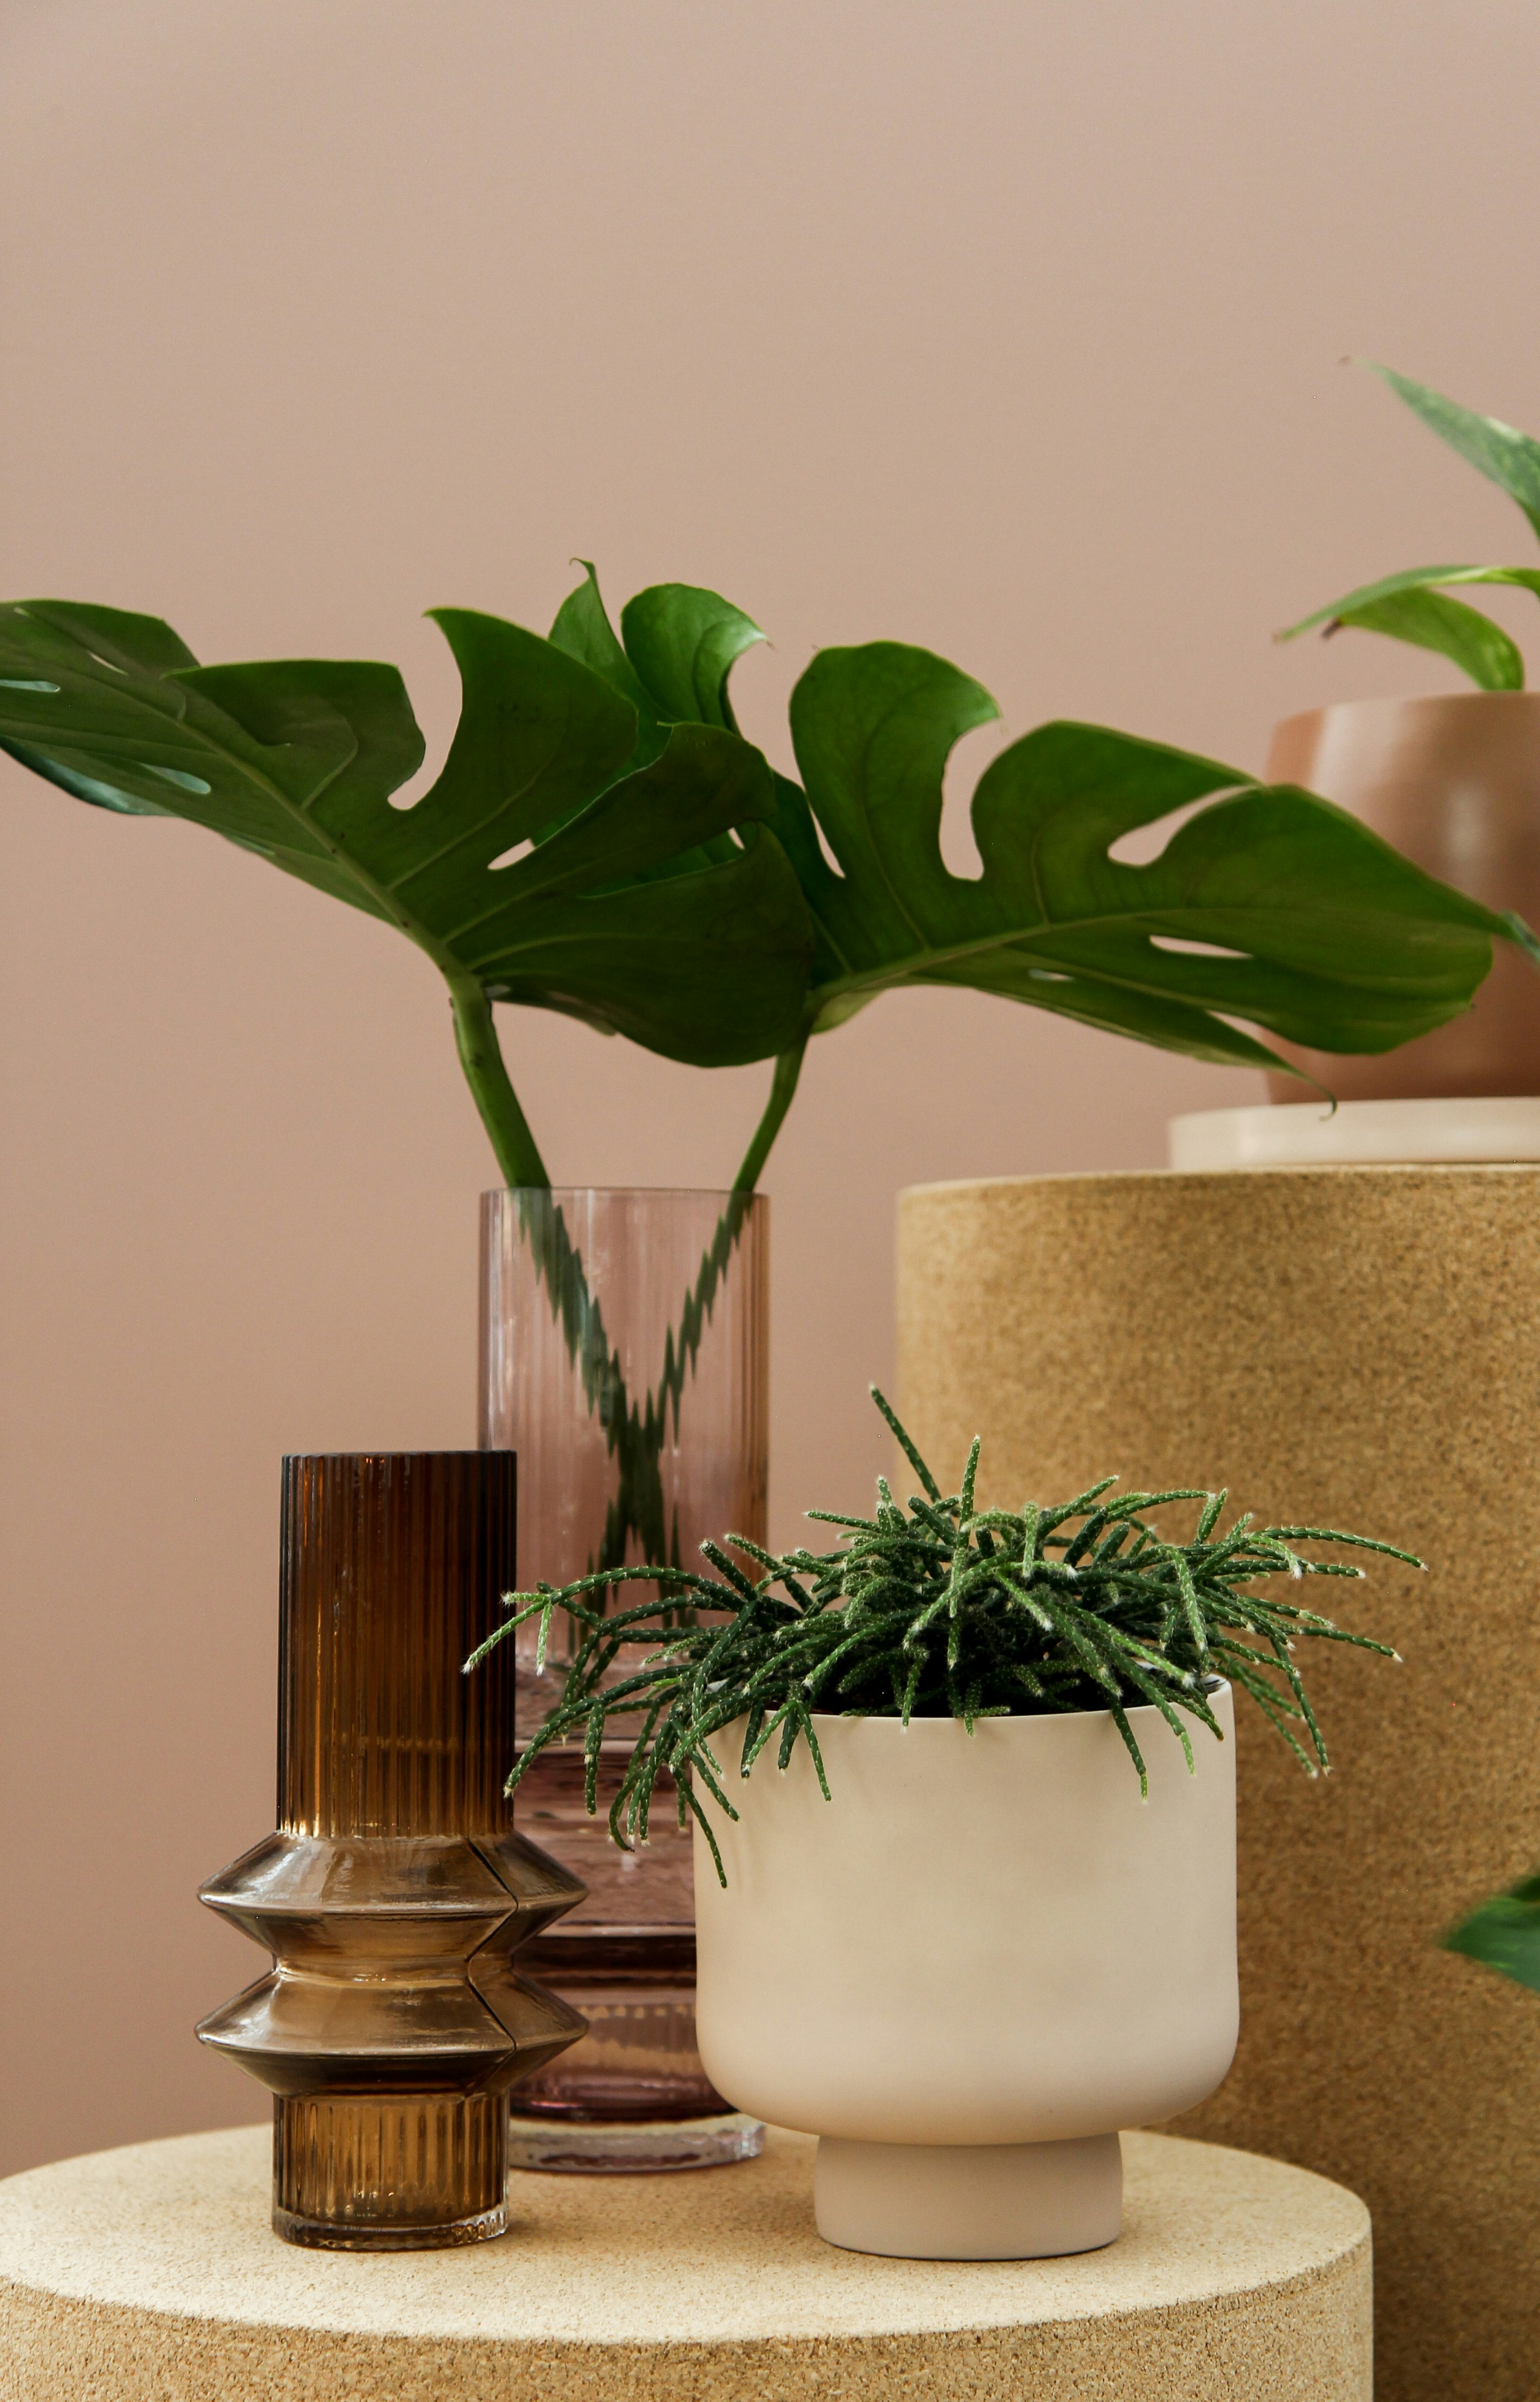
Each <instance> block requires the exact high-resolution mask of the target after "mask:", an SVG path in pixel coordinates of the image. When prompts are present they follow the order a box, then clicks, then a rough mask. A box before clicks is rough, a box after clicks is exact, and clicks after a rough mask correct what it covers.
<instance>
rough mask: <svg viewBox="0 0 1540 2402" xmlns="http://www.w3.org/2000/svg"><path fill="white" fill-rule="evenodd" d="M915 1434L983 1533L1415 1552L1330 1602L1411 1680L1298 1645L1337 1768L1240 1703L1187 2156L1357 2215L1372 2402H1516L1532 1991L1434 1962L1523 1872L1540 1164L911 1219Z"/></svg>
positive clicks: (1527, 2251)
mask: <svg viewBox="0 0 1540 2402" xmlns="http://www.w3.org/2000/svg"><path fill="white" fill-rule="evenodd" d="M1365 1106H1366V1107H1367V1106H1368V1105H1367V1104H1366V1105H1365ZM1512 1106H1517V1105H1512ZM1291 1114H1292V1113H1291V1111H1288V1110H1286V1109H1285V1110H1277V1111H1273V1112H1272V1115H1273V1116H1274V1117H1278V1118H1287V1117H1289V1116H1290V1115H1291ZM1345 1114H1346V1112H1345V1111H1344V1115H1345ZM1511 1114H1512V1107H1510V1108H1509V1115H1510V1117H1511ZM899 1407H900V1409H901V1413H902V1415H903V1418H904V1420H905V1423H906V1424H907V1426H908V1427H909V1429H910V1431H911V1433H912V1434H913V1435H914V1439H915V1441H916V1442H917V1443H918V1444H919V1446H920V1449H921V1450H922V1451H923V1453H924V1454H925V1456H926V1457H927V1458H928V1460H929V1462H930V1464H931V1466H932V1468H933V1469H934V1470H935V1471H936V1473H937V1474H938V1475H939V1476H940V1477H941V1479H942V1484H943V1486H946V1487H947V1488H948V1489H953V1488H954V1487H955V1483H956V1479H957V1478H958V1477H959V1476H960V1475H961V1472H962V1468H963V1463H964V1461H965V1460H966V1458H967V1456H968V1446H969V1442H970V1441H971V1439H972V1437H973V1436H974V1435H976V1434H979V1435H982V1436H983V1457H982V1460H981V1466H980V1484H979V1493H980V1498H981V1501H983V1503H984V1504H986V1505H987V1504H990V1503H995V1502H999V1503H1003V1504H1005V1505H1006V1506H1007V1507H1009V1508H1011V1509H1020V1507H1021V1505H1022V1503H1023V1501H1024V1499H1025V1498H1028V1497H1032V1498H1037V1499H1038V1500H1044V1501H1049V1500H1056V1499H1058V1498H1060V1496H1062V1495H1066V1494H1070V1493H1077V1492H1079V1491H1080V1490H1081V1489H1082V1488H1083V1487H1084V1486H1086V1485H1088V1484H1091V1483H1092V1482H1093V1480H1094V1479H1095V1478H1097V1477H1100V1476H1106V1475H1107V1474H1108V1473H1109V1472H1110V1471H1111V1470H1114V1469H1117V1470H1121V1472H1122V1473H1123V1474H1124V1475H1125V1476H1126V1477H1127V1478H1128V1480H1129V1481H1130V1483H1132V1484H1142V1485H1146V1486H1154V1487H1159V1486H1162V1485H1166V1484H1208V1485H1215V1486H1218V1485H1228V1486H1229V1487H1230V1489H1231V1496H1232V1500H1233V1503H1234V1506H1235V1507H1236V1508H1237V1509H1246V1510H1255V1511H1256V1512H1258V1515H1259V1517H1260V1518H1261V1520H1262V1521H1263V1523H1264V1524H1265V1523H1266V1522H1267V1521H1268V1520H1270V1519H1272V1520H1274V1521H1276V1520H1283V1521H1286V1522H1287V1523H1289V1524H1291V1525H1301V1524H1303V1525H1315V1526H1321V1525H1327V1526H1351V1527H1354V1528H1355V1529H1357V1530H1359V1531H1361V1532H1363V1533H1364V1534H1368V1535H1381V1536H1386V1537H1388V1538H1389V1539H1390V1540H1392V1541H1393V1542H1396V1543H1402V1544H1405V1545H1406V1546H1407V1547H1408V1548H1409V1550H1412V1551H1415V1552H1417V1553H1421V1555H1422V1557H1423V1559H1425V1560H1426V1561H1427V1562H1428V1565H1429V1568H1430V1570H1431V1573H1430V1574H1428V1575H1426V1576H1419V1575H1418V1574H1417V1573H1416V1571H1415V1570H1414V1569H1410V1568H1402V1567H1397V1566H1396V1564H1395V1563H1394V1562H1393V1561H1390V1560H1381V1561H1377V1562H1375V1563H1374V1566H1373V1567H1372V1569H1371V1571H1370V1575H1369V1580H1368V1583H1367V1584H1366V1585H1364V1586H1363V1587H1362V1589H1361V1590H1359V1589H1356V1588H1354V1587H1353V1586H1351V1585H1345V1586H1339V1587H1337V1588H1336V1590H1335V1592H1334V1594H1333V1600H1334V1603H1335V1605H1336V1614H1337V1615H1338V1616H1339V1617H1340V1618H1341V1621H1342V1622H1343V1624H1344V1625H1353V1626H1356V1627H1359V1628H1362V1629H1364V1630H1365V1631H1367V1632H1370V1633H1372V1634H1375V1635H1378V1636H1382V1637H1383V1638H1384V1639H1385V1640H1387V1641H1389V1642H1392V1643H1394V1644H1395V1645H1396V1649H1397V1650H1398V1651H1399V1652H1400V1653H1401V1655H1402V1660H1403V1663H1404V1664H1403V1665H1402V1666H1400V1667H1393V1666H1392V1665H1391V1664H1390V1663H1388V1662H1386V1661H1382V1660H1376V1659H1371V1658H1368V1657H1367V1656H1366V1655H1365V1654H1364V1653H1362V1652H1358V1651H1347V1650H1342V1649H1341V1648H1340V1647H1337V1646H1331V1645H1317V1646H1313V1647H1312V1649H1311V1655H1310V1657H1309V1658H1308V1661H1307V1663H1306V1665H1307V1667H1308V1672H1309V1677H1310V1684H1311V1691H1312V1693H1313V1699H1314V1703H1315V1706H1316V1709H1317V1710H1318V1712H1319V1714H1320V1722H1321V1725H1322V1728H1323V1730H1324V1732H1325V1734H1326V1739H1327V1743H1328V1745H1329V1746H1330V1748H1331V1757H1332V1763H1333V1766H1332V1774H1331V1775H1330V1776H1329V1777H1323V1778H1319V1779H1317V1780H1316V1781H1315V1782H1314V1783H1312V1782H1311V1781H1310V1780H1309V1779H1308V1778H1307V1777H1305V1776H1304V1775H1303V1774H1301V1773H1300V1771H1299V1766H1298V1764H1297V1763H1296V1761H1295V1760H1293V1759H1292V1758H1291V1756H1290V1754H1289V1753H1288V1752H1287V1750H1286V1748H1285V1746H1283V1745H1282V1744H1281V1743H1279V1742H1278V1741H1277V1740H1276V1739H1275V1738H1274V1737H1273V1736H1272V1734H1270V1733H1269V1732H1268V1731H1267V1729H1266V1728H1265V1727H1264V1726H1263V1725H1262V1724H1261V1722H1260V1719H1259V1718H1258V1716H1257V1715H1256V1714H1255V1713H1249V1714H1248V1713H1247V1712H1245V1711H1242V1710H1237V1712H1236V1776H1237V1788H1238V1800H1239V1866H1240V1877H1239V1900H1240V1965H1241V2041H1240V2048H1239V2050H1238V2051H1237V2053H1236V2056H1235V2065H1234V2067H1233V2069H1232V2070H1231V2074H1230V2076H1229V2078H1227V2079H1226V2081H1225V2083H1224V2085H1223V2086H1222V2087H1221V2088H1220V2089H1219V2091H1218V2092H1217V2094H1216V2095H1215V2097H1214V2099H1213V2100H1212V2101H1210V2102H1207V2103H1205V2104H1204V2105H1203V2108H1202V2110H1201V2111H1199V2112H1197V2113H1195V2114H1194V2117H1193V2118H1192V2119H1190V2120H1188V2121H1186V2122H1184V2125H1183V2130H1182V2132H1183V2133H1194V2134H1199V2135H1204V2136H1208V2137H1212V2138H1213V2139H1215V2140H1216V2141H1217V2142H1220V2143H1226V2144H1239V2145H1244V2147H1246V2148H1247V2149H1248V2150H1256V2151H1258V2152H1264V2153H1267V2154H1269V2155H1270V2156H1273V2157H1280V2158H1283V2159H1285V2160H1296V2161H1298V2162H1299V2164H1300V2165H1301V2166H1303V2167H1306V2168H1311V2169H1314V2170H1315V2171H1316V2172H1317V2173H1318V2174H1321V2175H1323V2176H1329V2177H1333V2178H1336V2179H1339V2180H1341V2183H1342V2184H1343V2185H1345V2186H1348V2187H1349V2188H1351V2189H1352V2190H1353V2191H1354V2192H1355V2193H1361V2194H1362V2195H1363V2197H1364V2200H1365V2201H1366V2202H1367V2203H1368V2207H1369V2209H1370V2211H1371V2212H1372V2213H1373V2216H1374V2245H1375V2287H1376V2293H1377V2298H1378V2303H1379V2313H1378V2315H1379V2340H1378V2344H1377V2354H1378V2362H1377V2366H1378V2370H1379V2390H1380V2393H1381V2395H1382V2402H1534V2396H1535V2395H1536V2392H1537V2391H1540V2381H1537V2372H1536V2367H1535V2318H1536V2303H1535V2296H1536V2293H1537V2291H1540V2041H1537V2039H1536V2037H1537V2033H1540V2029H1537V2025H1536V2021H1535V2017H1534V2011H1533V1995H1526V1994H1524V1993H1522V1992H1520V1990H1519V1987H1518V1986H1516V1985H1513V1984H1510V1983H1509V1982H1508V1981H1506V1979H1503V1978H1500V1977H1495V1976H1493V1975H1492V1973H1491V1971H1490V1970H1488V1969H1484V1968H1479V1967H1476V1966H1475V1965H1474V1964H1473V1963H1472V1962H1471V1961H1469V1960H1462V1959H1457V1958H1455V1957H1454V1956H1453V1955H1451V1953H1448V1952H1443V1951H1440V1950H1439V1948H1438V1938H1439V1935H1440V1933H1441V1932H1442V1930H1443V1929H1444V1928H1445V1927H1446V1926H1449V1925H1450V1924H1451V1922H1452V1921H1453V1920H1454V1919H1456V1918H1457V1917H1461V1916H1463V1915H1464V1912H1466V1911H1468V1910H1470V1909H1471V1908H1472V1907H1473V1906H1474V1904H1475V1903H1476V1902H1477V1901H1478V1900H1479V1899H1481V1898H1482V1897H1483V1896H1484V1895H1486V1894H1489V1893H1492V1892H1494V1891H1496V1890H1497V1889H1498V1888H1499V1887H1501V1886H1504V1885H1506V1884H1512V1883H1513V1882H1514V1881H1515V1880H1516V1879H1517V1878H1519V1877H1520V1876H1523V1875H1525V1874H1527V1873H1529V1872H1531V1871H1533V1865H1534V1862H1535V1860H1536V1858H1537V1857H1540V1781H1537V1780H1536V1777H1535V1774H1534V1734H1535V1685H1536V1661H1537V1659H1540V1574H1537V1567H1540V1479H1537V1478H1536V1476H1535V1473H1534V1462H1535V1452H1536V1448H1537V1445H1540V1166H1536V1165H1524V1166H1480V1165H1465V1166H1325V1167H1322V1166H1283V1167H1253V1168H1244V1169H1241V1170H1239V1171H1238V1172H1231V1173H1216V1174H1207V1175H1188V1174H1182V1175H1158V1174H1157V1175H1149V1174H1129V1175H1112V1176H1045V1177H1035V1178H1005V1179H1001V1180H997V1181H992V1182H983V1181H981V1182H977V1183H961V1184H950V1185H931V1186H928V1187H922V1188H920V1189H918V1190H916V1191H914V1192H911V1193H907V1194H904V1196H903V1198H902V1200H901V1204H900V1213H899ZM904 1489H905V1490H907V1489H908V1487H907V1485H906V1486H905V1487H904ZM1178 1523H1180V1524H1182V1525H1184V1526H1189V1525H1190V1524H1191V1520H1190V1518H1189V1517H1187V1518H1183V1519H1180V1520H1179V1521H1178ZM1199 1763H1200V1771H1201V1766H1202V1753H1201V1751H1200V1753H1199Z"/></svg>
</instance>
